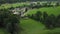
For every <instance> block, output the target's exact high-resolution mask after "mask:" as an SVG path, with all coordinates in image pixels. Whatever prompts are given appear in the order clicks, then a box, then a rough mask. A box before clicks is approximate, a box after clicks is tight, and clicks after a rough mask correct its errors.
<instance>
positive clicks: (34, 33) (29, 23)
mask: <svg viewBox="0 0 60 34" xmlns="http://www.w3.org/2000/svg"><path fill="white" fill-rule="evenodd" d="M21 26H22V28H23V31H22V32H21V34H60V28H55V29H53V30H48V29H46V28H45V26H44V25H43V24H41V23H40V22H37V21H34V20H32V19H22V20H21Z"/></svg>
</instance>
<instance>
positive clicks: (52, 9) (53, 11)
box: [28, 6, 60, 16]
mask: <svg viewBox="0 0 60 34" xmlns="http://www.w3.org/2000/svg"><path fill="white" fill-rule="evenodd" d="M37 11H41V12H47V13H48V14H49V15H50V14H54V15H56V16H57V15H59V14H60V6H58V7H43V8H39V9H32V10H29V12H28V14H29V15H32V14H35V13H36V12H37Z"/></svg>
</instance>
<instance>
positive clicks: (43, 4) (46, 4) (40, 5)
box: [30, 2, 60, 9]
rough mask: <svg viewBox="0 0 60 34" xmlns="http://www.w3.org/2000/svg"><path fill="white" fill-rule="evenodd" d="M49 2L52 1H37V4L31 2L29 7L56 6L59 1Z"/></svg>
mask: <svg viewBox="0 0 60 34" xmlns="http://www.w3.org/2000/svg"><path fill="white" fill-rule="evenodd" d="M51 3H52V2H47V3H42V4H40V2H37V4H35V3H31V4H30V8H32V9H33V8H41V7H56V6H59V5H60V4H59V2H57V3H55V5H54V4H51Z"/></svg>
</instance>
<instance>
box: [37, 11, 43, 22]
mask: <svg viewBox="0 0 60 34" xmlns="http://www.w3.org/2000/svg"><path fill="white" fill-rule="evenodd" d="M41 16H42V13H41V11H37V13H36V19H37V20H38V21H40V19H41Z"/></svg>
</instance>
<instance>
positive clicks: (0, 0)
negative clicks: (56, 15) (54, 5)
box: [0, 0, 60, 4]
mask: <svg viewBox="0 0 60 34" xmlns="http://www.w3.org/2000/svg"><path fill="white" fill-rule="evenodd" d="M26 1H31V2H34V1H60V0H0V3H1V4H2V3H16V2H26Z"/></svg>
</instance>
